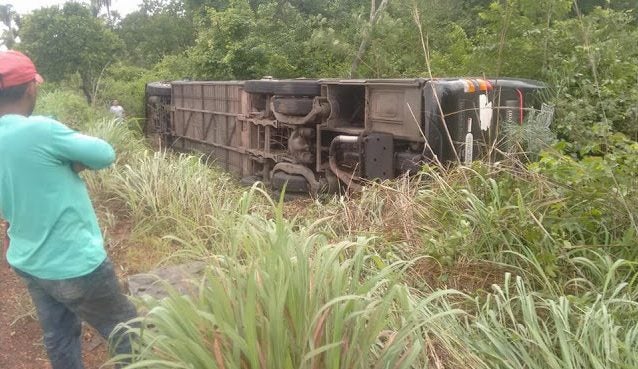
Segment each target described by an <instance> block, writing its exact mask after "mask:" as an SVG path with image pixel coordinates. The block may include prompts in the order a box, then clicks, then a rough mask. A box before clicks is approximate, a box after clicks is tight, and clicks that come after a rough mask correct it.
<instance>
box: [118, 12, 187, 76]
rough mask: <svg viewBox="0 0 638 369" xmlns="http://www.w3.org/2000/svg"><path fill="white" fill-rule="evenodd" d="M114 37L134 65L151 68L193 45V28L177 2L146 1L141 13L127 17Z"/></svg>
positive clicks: (134, 13)
mask: <svg viewBox="0 0 638 369" xmlns="http://www.w3.org/2000/svg"><path fill="white" fill-rule="evenodd" d="M117 34H118V35H119V36H120V38H121V39H122V41H124V44H125V45H126V51H127V54H128V55H127V56H128V58H129V60H130V61H131V62H133V63H134V64H135V65H138V66H142V67H151V66H153V65H154V64H156V63H158V62H159V61H160V60H161V59H162V58H163V57H165V56H166V55H171V54H177V53H180V52H182V51H184V50H185V49H186V48H187V47H189V46H190V45H192V44H193V42H194V40H195V29H194V26H193V22H192V20H191V19H190V18H188V17H187V16H186V14H185V11H184V8H183V5H182V3H181V2H180V1H175V0H170V1H162V0H152V1H148V0H147V1H145V2H144V3H143V4H142V6H141V8H140V10H138V11H136V12H133V13H131V14H129V15H127V16H126V17H125V18H124V19H123V20H122V22H121V23H120V26H119V29H118V31H117Z"/></svg>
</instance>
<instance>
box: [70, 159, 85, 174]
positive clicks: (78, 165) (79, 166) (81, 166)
mask: <svg viewBox="0 0 638 369" xmlns="http://www.w3.org/2000/svg"><path fill="white" fill-rule="evenodd" d="M71 168H73V171H74V172H75V173H80V172H81V171H83V170H85V169H86V167H85V166H84V164H81V163H78V162H73V164H71Z"/></svg>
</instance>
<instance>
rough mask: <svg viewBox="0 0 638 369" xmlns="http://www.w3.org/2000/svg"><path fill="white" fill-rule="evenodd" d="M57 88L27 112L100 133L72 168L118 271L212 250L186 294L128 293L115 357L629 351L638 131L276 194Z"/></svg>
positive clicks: (233, 362) (381, 362) (515, 361)
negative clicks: (135, 331)
mask: <svg viewBox="0 0 638 369" xmlns="http://www.w3.org/2000/svg"><path fill="white" fill-rule="evenodd" d="M74 99H75V98H74V97H73V96H72V95H68V94H64V93H51V94H50V95H45V96H43V99H42V104H41V106H40V111H42V112H53V113H54V114H56V115H57V116H58V118H60V119H61V120H66V121H71V122H72V123H74V124H76V126H77V127H78V128H81V129H83V130H85V131H88V132H89V133H91V134H95V135H97V136H100V137H103V138H105V139H107V140H109V141H110V142H111V143H113V144H114V146H115V147H116V148H117V150H118V153H119V159H118V162H117V164H116V165H115V166H114V167H113V168H111V169H109V170H106V171H101V172H98V173H95V174H90V175H88V176H87V177H86V178H87V182H88V184H89V186H90V188H91V191H92V193H93V196H94V198H95V199H96V202H97V204H99V206H98V208H99V213H100V216H101V219H102V225H103V226H104V228H105V230H106V233H107V236H108V235H109V234H113V233H117V228H118V227H120V226H121V225H122V224H126V225H130V228H131V230H132V231H131V234H130V236H129V237H128V238H127V240H126V242H125V246H126V247H121V248H120V249H119V250H120V252H121V253H122V254H121V255H123V256H124V257H125V258H127V259H128V262H127V263H128V267H129V269H130V270H134V271H144V270H147V269H148V268H150V266H151V265H152V264H153V263H155V262H156V261H159V260H168V262H171V261H173V260H174V261H177V260H182V261H183V260H192V259H197V260H206V261H207V262H208V264H209V270H208V272H207V276H206V278H205V279H204V280H203V281H202V283H201V284H200V286H199V296H198V297H197V298H188V297H182V296H177V295H176V296H173V297H172V298H170V299H168V300H165V301H146V302H144V303H145V304H147V305H148V308H149V314H148V316H146V317H145V322H146V323H148V324H150V325H152V326H153V327H154V328H153V329H146V330H143V331H142V332H141V338H140V341H139V345H138V348H139V351H138V352H137V353H136V355H135V358H134V361H135V364H133V365H132V366H130V367H131V368H224V369H232V368H263V369H272V368H312V369H314V368H321V369H323V368H372V367H374V368H425V367H431V368H485V369H487V368H490V369H494V368H528V369H534V368H543V369H547V368H552V369H554V368H555V369H563V368H605V369H609V368H618V369H620V368H636V367H638V350H636V347H638V303H637V302H636V301H637V300H638V292H637V290H636V283H637V281H636V272H635V262H634V260H636V253H637V250H638V249H637V248H636V246H635V245H636V241H637V239H636V238H637V236H636V235H637V234H638V232H637V225H636V220H635V216H636V208H637V207H636V205H638V204H637V202H638V201H637V200H638V198H637V196H636V180H635V173H636V169H637V167H638V164H637V163H636V159H635V157H636V156H635V154H636V151H638V148H637V147H636V146H637V145H636V144H635V143H632V142H629V141H626V140H624V139H623V138H622V137H619V136H614V137H612V138H611V139H613V142H607V143H606V144H607V145H608V146H609V147H613V150H612V154H611V155H607V156H600V157H587V158H584V159H583V160H581V161H576V160H574V159H572V158H570V157H568V156H565V155H562V154H560V153H557V152H546V153H544V154H543V155H542V158H541V160H540V161H539V162H537V163H534V164H530V165H520V164H501V165H498V166H487V165H484V164H479V163H476V164H474V165H473V166H472V167H459V168H457V169H455V170H453V171H452V172H449V173H441V172H440V171H438V170H436V169H433V168H424V170H423V171H422V173H421V175H420V176H417V177H415V178H410V179H402V180H398V181H395V182H389V183H384V184H377V185H373V186H371V187H369V188H367V189H366V190H365V191H364V192H363V193H362V194H361V195H360V196H356V197H354V198H334V199H325V200H322V201H313V200H305V201H304V202H303V204H301V205H300V204H294V203H292V204H284V205H282V204H280V203H278V202H277V201H276V199H274V200H273V199H271V198H269V197H268V195H267V194H266V193H265V192H264V191H262V190H261V189H260V188H259V187H253V188H252V189H245V188H239V187H238V186H237V185H236V182H235V181H234V180H233V179H231V178H229V177H228V176H227V175H225V174H222V173H220V172H219V171H217V170H215V169H212V168H211V167H209V166H206V165H204V164H202V161H201V160H199V158H195V157H190V156H186V155H171V154H166V153H155V152H152V151H151V150H149V149H148V148H147V147H146V146H145V144H144V142H143V140H142V139H141V138H140V137H139V136H138V135H136V134H135V133H134V132H133V131H132V130H130V129H129V128H128V127H127V126H126V125H118V124H116V123H114V122H112V121H109V120H108V119H104V118H101V117H98V116H96V114H95V113H94V112H92V111H90V110H89V109H88V108H86V107H82V106H80V105H78V104H77V103H74V102H73V101H75V100H74ZM54 108H55V109H57V110H55V111H54V110H53V109H54ZM67 108H69V109H67ZM78 117H79V118H81V119H78ZM85 122H88V123H85Z"/></svg>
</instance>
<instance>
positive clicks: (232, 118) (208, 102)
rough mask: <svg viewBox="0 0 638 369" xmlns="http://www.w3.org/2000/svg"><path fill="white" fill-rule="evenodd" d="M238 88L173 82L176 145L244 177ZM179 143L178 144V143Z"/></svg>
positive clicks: (244, 155) (234, 84) (211, 83)
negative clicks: (204, 155) (205, 155)
mask: <svg viewBox="0 0 638 369" xmlns="http://www.w3.org/2000/svg"><path fill="white" fill-rule="evenodd" d="M241 94H242V86H241V83H233V82H174V83H173V110H174V115H173V116H174V122H173V124H174V131H175V139H176V146H177V147H180V148H183V149H185V150H187V151H196V152H202V153H204V154H207V155H209V157H210V159H212V160H213V161H214V162H215V164H217V165H219V166H220V167H222V168H224V169H226V170H228V171H230V172H231V173H233V174H236V175H239V176H243V175H246V174H248V168H245V163H246V162H247V160H246V156H247V154H246V153H245V151H244V148H243V147H242V146H243V145H242V124H243V122H242V121H241V120H239V119H238V118H239V117H240V115H241V113H242V101H241ZM179 141H181V144H179V143H178V142H179Z"/></svg>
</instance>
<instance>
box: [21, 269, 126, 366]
mask: <svg viewBox="0 0 638 369" xmlns="http://www.w3.org/2000/svg"><path fill="white" fill-rule="evenodd" d="M16 273H17V274H18V275H20V276H21V277H22V279H23V280H24V281H25V282H26V284H27V287H28V289H29V293H30V294H31V299H32V300H33V304H34V305H35V307H36V310H37V312H38V318H39V320H40V325H41V326H42V330H43V333H44V345H45V347H46V349H47V353H48V355H49V360H50V361H51V366H52V368H53V369H83V368H84V364H82V347H81V344H82V337H81V336H82V323H81V322H82V320H84V321H86V322H87V323H88V324H90V325H91V326H92V327H93V328H95V329H96V330H97V331H98V332H99V333H100V334H101V335H102V337H104V338H109V336H110V337H111V341H110V342H111V343H112V344H113V347H111V349H112V351H111V352H114V353H115V354H128V353H130V352H131V342H130V337H128V336H126V335H125V333H124V332H123V331H120V330H119V329H118V330H116V329H115V327H116V326H117V325H118V324H119V323H122V322H126V321H128V320H130V319H133V318H135V317H136V316H137V312H136V310H135V306H134V305H133V304H132V303H131V302H130V301H129V300H128V299H127V298H126V296H124V295H123V294H122V292H121V290H120V287H119V284H118V281H117V277H116V276H115V272H114V270H113V264H112V263H111V262H110V261H109V260H108V259H106V260H105V261H104V262H103V263H102V264H101V265H100V266H99V267H98V268H97V269H96V270H94V271H93V272H91V273H89V274H87V275H85V276H82V277H77V278H70V279H64V280H45V279H39V278H36V277H34V276H31V275H29V274H27V273H24V272H21V271H19V270H16Z"/></svg>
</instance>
